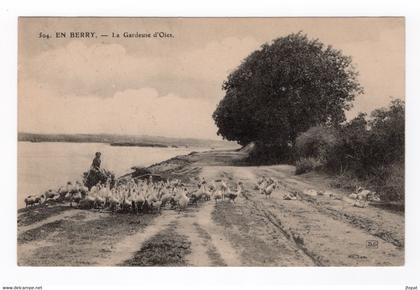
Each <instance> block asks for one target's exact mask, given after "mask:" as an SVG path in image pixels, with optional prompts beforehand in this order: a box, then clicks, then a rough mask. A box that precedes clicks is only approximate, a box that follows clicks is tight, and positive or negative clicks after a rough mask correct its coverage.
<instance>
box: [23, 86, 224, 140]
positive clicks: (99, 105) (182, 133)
mask: <svg viewBox="0 0 420 290" xmlns="http://www.w3.org/2000/svg"><path fill="white" fill-rule="evenodd" d="M215 107H216V103H215V102H210V101H208V100H203V99H186V98H181V97H179V96H176V95H174V94H168V95H164V96H161V95H159V94H158V92H157V90H156V89H154V88H142V89H136V90H132V89H129V90H125V91H121V92H117V93H116V94H114V95H113V96H112V97H109V98H98V97H94V96H85V97H76V96H68V97H61V98H57V97H56V96H54V95H52V94H51V92H50V91H49V90H46V89H45V88H43V87H42V86H40V85H39V83H36V82H31V83H28V85H27V86H25V87H24V88H22V90H21V93H20V98H19V131H29V132H47V133H63V132H65V133H104V132H105V133H118V134H147V135H162V136H173V137H194V138H209V137H210V138H212V137H213V138H214V136H216V134H215V133H216V127H215V125H214V122H213V121H212V119H211V114H212V112H213V111H214V109H215Z"/></svg>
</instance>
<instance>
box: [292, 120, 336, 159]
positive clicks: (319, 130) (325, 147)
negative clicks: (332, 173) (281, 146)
mask: <svg viewBox="0 0 420 290" xmlns="http://www.w3.org/2000/svg"><path fill="white" fill-rule="evenodd" d="M337 135H338V133H337V132H336V130H335V129H333V128H327V127H322V126H316V127H312V128H309V130H307V131H306V132H303V133H302V134H300V135H299V136H298V137H297V138H296V143H295V149H296V154H297V155H298V156H299V157H305V158H307V157H314V158H317V159H318V160H320V161H321V162H322V163H324V164H326V163H327V162H328V160H329V159H331V158H330V155H331V154H333V153H334V148H335V146H337V144H338V136H337Z"/></svg>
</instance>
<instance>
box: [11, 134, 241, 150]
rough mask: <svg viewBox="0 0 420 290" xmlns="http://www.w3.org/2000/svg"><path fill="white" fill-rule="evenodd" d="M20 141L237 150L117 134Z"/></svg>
mask: <svg viewBox="0 0 420 290" xmlns="http://www.w3.org/2000/svg"><path fill="white" fill-rule="evenodd" d="M18 141H26V142H32V143H41V142H67V143H104V144H109V145H111V146H126V147H159V148H180V147H185V148H190V147H205V148H212V149H217V148H237V147H238V145H237V144H236V143H235V142H229V141H224V140H211V139H195V138H174V137H162V136H148V135H117V134H38V133H24V132H19V133H18Z"/></svg>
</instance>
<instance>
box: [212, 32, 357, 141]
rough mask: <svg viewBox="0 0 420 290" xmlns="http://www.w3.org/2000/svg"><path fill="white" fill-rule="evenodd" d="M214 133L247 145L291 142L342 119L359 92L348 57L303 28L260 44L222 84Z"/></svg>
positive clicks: (215, 115) (214, 117) (215, 114)
mask: <svg viewBox="0 0 420 290" xmlns="http://www.w3.org/2000/svg"><path fill="white" fill-rule="evenodd" d="M223 90H224V91H225V96H224V98H223V99H222V100H221V101H220V103H219V105H218V107H217V109H216V111H215V112H214V113H213V119H214V120H215V123H216V125H217V126H218V128H219V129H218V134H219V135H222V136H223V137H224V138H226V139H227V140H232V141H237V142H238V143H239V144H241V145H246V144H248V143H250V142H252V141H254V142H256V143H257V144H258V143H260V144H270V146H272V145H273V144H275V145H276V146H278V147H279V148H285V147H287V146H289V147H290V145H291V144H293V143H294V142H295V139H296V136H297V135H298V134H299V133H300V132H304V131H306V130H307V129H308V128H310V127H312V126H315V125H323V124H328V125H334V124H339V123H341V122H343V121H344V120H345V115H344V111H345V110H348V109H349V108H350V107H351V102H352V101H353V100H354V98H355V96H357V95H358V94H360V93H362V92H363V90H362V87H361V86H360V84H359V82H358V80H357V72H356V70H355V69H354V67H353V66H352V59H351V57H350V56H345V55H343V54H342V52H341V51H339V50H337V49H334V48H332V47H331V46H325V45H324V44H323V43H321V42H320V41H319V40H317V39H309V38H308V37H307V36H306V35H304V34H303V33H297V34H290V35H288V36H285V37H280V38H278V39H275V40H274V41H272V42H271V43H269V44H268V43H267V44H264V45H262V46H261V48H260V49H259V50H257V51H254V52H253V53H251V54H250V55H249V56H248V57H247V58H245V59H244V61H243V62H242V64H241V65H240V66H239V67H238V68H237V69H236V70H235V71H233V72H232V73H231V74H230V75H229V76H228V79H227V80H226V81H225V82H224V83H223Z"/></svg>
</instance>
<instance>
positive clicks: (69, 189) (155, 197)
mask: <svg viewBox="0 0 420 290" xmlns="http://www.w3.org/2000/svg"><path fill="white" fill-rule="evenodd" d="M278 187H279V181H278V180H276V179H273V178H272V177H265V176H262V177H260V178H259V179H258V180H257V183H256V184H255V188H254V189H255V190H257V191H258V192H259V193H260V194H262V195H264V196H265V197H266V198H269V197H271V194H272V193H273V192H274V191H275V190H276V189H277V188H278ZM242 193H243V187H242V182H241V181H238V182H236V184H235V186H234V189H233V190H232V189H231V187H230V186H228V183H227V182H226V180H224V179H221V180H213V181H211V182H210V183H208V182H207V181H206V180H205V179H204V178H202V179H201V180H199V181H198V182H195V183H192V184H189V185H186V184H184V183H182V182H181V181H180V180H178V179H173V180H167V181H158V182H153V179H152V176H150V178H149V179H138V180H135V179H123V180H120V181H118V182H117V184H115V185H114V186H111V183H110V182H109V181H107V182H106V183H105V184H97V185H96V186H93V187H92V188H91V189H90V190H88V188H87V187H86V186H84V185H83V184H82V183H81V182H79V181H76V182H75V183H72V182H68V183H67V184H66V185H65V186H62V187H60V188H59V189H58V190H52V189H50V190H48V191H46V192H44V193H43V194H41V195H38V196H36V195H29V196H27V197H26V198H25V204H26V207H28V206H30V205H36V204H44V203H46V202H48V201H57V202H69V203H70V206H73V205H75V206H77V207H79V208H83V209H101V210H105V211H113V212H133V213H160V212H161V209H163V208H170V209H178V210H179V211H182V210H185V209H186V208H187V207H188V206H189V205H198V202H200V201H209V200H211V199H213V200H214V201H215V202H216V204H217V203H218V202H220V201H223V200H228V201H230V202H232V203H233V204H234V203H235V199H236V198H237V197H238V196H240V195H241V194H242ZM303 193H304V194H305V195H310V196H317V195H325V196H329V197H331V198H336V196H335V194H334V193H332V192H330V191H328V190H327V191H316V190H314V189H308V190H304V191H303ZM349 197H350V199H353V200H355V201H354V206H357V207H366V206H367V205H368V203H369V202H370V201H380V198H379V196H378V195H377V194H376V193H375V192H372V191H369V190H366V189H363V188H361V187H359V188H357V190H356V192H355V193H352V194H350V195H349ZM297 198H298V196H297V192H286V193H284V194H283V199H285V200H294V199H297Z"/></svg>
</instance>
